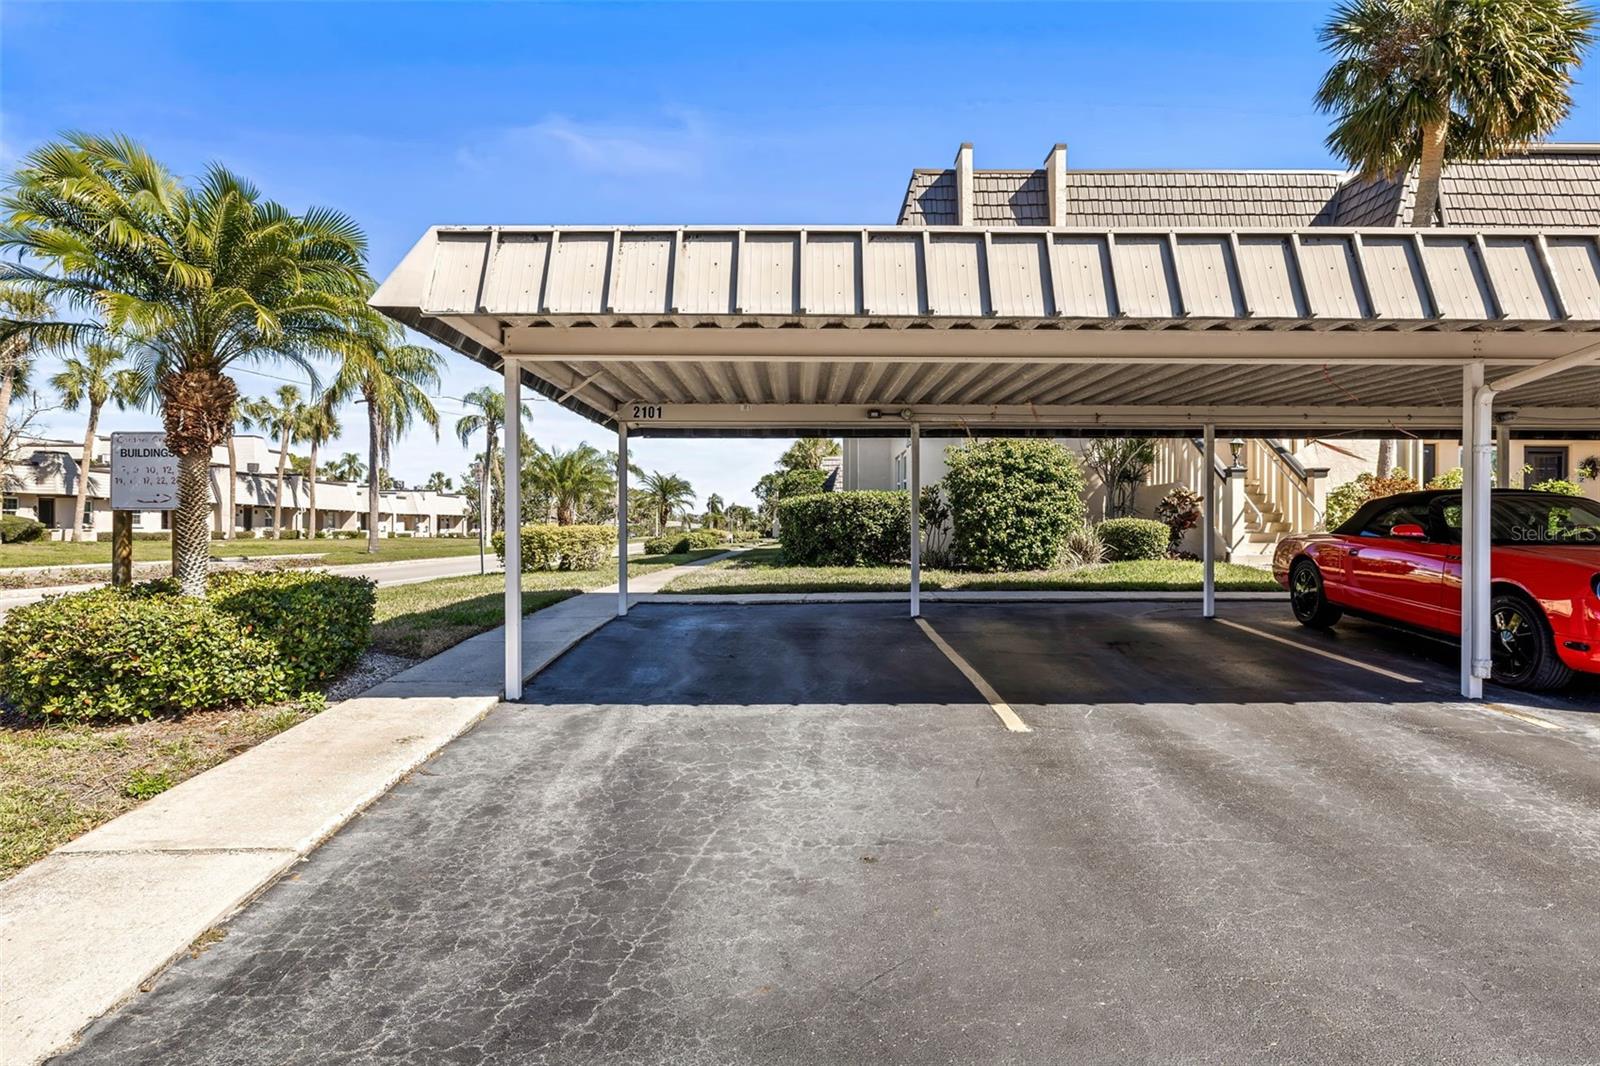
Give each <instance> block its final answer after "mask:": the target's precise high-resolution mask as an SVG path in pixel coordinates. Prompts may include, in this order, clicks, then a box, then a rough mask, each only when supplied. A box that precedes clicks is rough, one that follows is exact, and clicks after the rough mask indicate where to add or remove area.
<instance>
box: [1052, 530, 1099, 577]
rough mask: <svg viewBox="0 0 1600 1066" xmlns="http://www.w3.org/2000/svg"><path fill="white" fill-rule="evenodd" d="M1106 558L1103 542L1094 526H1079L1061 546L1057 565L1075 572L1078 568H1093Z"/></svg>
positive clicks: (1068, 535)
mask: <svg viewBox="0 0 1600 1066" xmlns="http://www.w3.org/2000/svg"><path fill="white" fill-rule="evenodd" d="M1105 557H1106V546H1105V542H1104V541H1102V540H1101V539H1100V534H1099V532H1098V531H1096V529H1095V527H1094V526H1079V527H1078V528H1077V529H1074V530H1073V531H1072V532H1071V533H1068V534H1067V536H1066V539H1065V540H1064V541H1062V544H1061V558H1060V560H1059V563H1058V565H1060V566H1064V567H1066V568H1067V569H1068V570H1076V569H1077V568H1078V567H1080V566H1094V565H1095V564H1096V563H1100V562H1104V561H1105Z"/></svg>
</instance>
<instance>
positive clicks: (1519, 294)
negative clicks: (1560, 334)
mask: <svg viewBox="0 0 1600 1066" xmlns="http://www.w3.org/2000/svg"><path fill="white" fill-rule="evenodd" d="M1483 250H1484V258H1485V266H1486V268H1487V273H1488V278H1489V283H1490V286H1491V288H1492V289H1493V291H1494V294H1495V299H1496V300H1497V302H1498V303H1499V305H1500V309H1501V311H1502V312H1503V313H1504V314H1505V317H1506V318H1508V319H1517V320H1529V319H1541V320H1553V319H1556V318H1559V317H1560V311H1559V309H1558V308H1557V307H1556V301H1555V295H1554V294H1553V293H1552V292H1551V291H1550V283H1549V280H1548V279H1547V278H1546V277H1545V274H1544V270H1543V269H1541V268H1540V266H1539V250H1538V248H1537V247H1535V246H1534V243H1533V242H1532V241H1530V240H1527V239H1526V238H1523V237H1485V238H1484V239H1483Z"/></svg>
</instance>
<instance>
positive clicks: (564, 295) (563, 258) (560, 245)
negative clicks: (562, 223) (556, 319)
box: [544, 232, 611, 315]
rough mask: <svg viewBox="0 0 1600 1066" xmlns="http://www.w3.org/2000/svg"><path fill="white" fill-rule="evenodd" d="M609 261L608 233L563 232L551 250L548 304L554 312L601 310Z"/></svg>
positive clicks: (547, 289) (545, 298) (546, 289)
mask: <svg viewBox="0 0 1600 1066" xmlns="http://www.w3.org/2000/svg"><path fill="white" fill-rule="evenodd" d="M610 265H611V235H610V234H609V233H583V232H577V233H570V232H569V233H562V235H561V239H560V240H559V241H557V242H556V243H555V246H554V247H553V248H552V249H551V252H550V267H549V272H550V276H549V278H548V279H547V280H546V281H545V287H544V289H545V297H544V303H545V308H546V309H547V310H548V311H549V312H550V313H551V314H553V315H593V314H598V313H599V312H600V311H601V310H602V309H603V308H602V306H601V305H602V302H603V300H604V297H605V289H606V271H607V269H608V268H609V267H610Z"/></svg>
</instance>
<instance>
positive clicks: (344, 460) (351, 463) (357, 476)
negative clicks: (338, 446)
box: [324, 452, 367, 481]
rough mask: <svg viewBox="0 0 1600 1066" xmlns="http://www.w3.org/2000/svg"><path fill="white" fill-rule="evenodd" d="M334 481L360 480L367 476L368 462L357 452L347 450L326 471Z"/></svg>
mask: <svg viewBox="0 0 1600 1066" xmlns="http://www.w3.org/2000/svg"><path fill="white" fill-rule="evenodd" d="M324 473H325V474H327V476H328V477H330V478H332V479H333V480H334V481H360V480H361V479H362V478H364V477H366V476H367V464H366V463H363V462H362V461H361V456H359V455H357V454H356V453H355V452H345V453H344V454H343V455H341V456H339V458H337V459H335V460H334V461H333V462H331V463H329V464H328V466H327V469H326V470H325V471H324Z"/></svg>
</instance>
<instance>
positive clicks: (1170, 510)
mask: <svg viewBox="0 0 1600 1066" xmlns="http://www.w3.org/2000/svg"><path fill="white" fill-rule="evenodd" d="M1204 499H1205V497H1203V496H1201V495H1200V494H1199V493H1198V492H1196V491H1194V490H1193V489H1191V488H1189V487H1188V486H1186V485H1179V486H1177V487H1176V488H1174V489H1173V490H1172V491H1171V492H1168V493H1167V494H1166V495H1165V496H1163V497H1161V502H1160V503H1158V504H1156V521H1158V522H1160V523H1162V524H1164V525H1165V526H1166V527H1167V531H1168V534H1169V536H1168V539H1167V550H1168V551H1177V550H1178V545H1180V544H1182V543H1183V535H1184V534H1185V533H1187V532H1188V531H1189V530H1191V529H1193V528H1194V527H1195V526H1197V525H1199V524H1200V503H1201V501H1202V500H1204Z"/></svg>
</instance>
